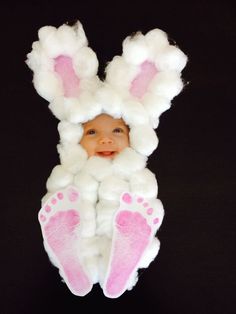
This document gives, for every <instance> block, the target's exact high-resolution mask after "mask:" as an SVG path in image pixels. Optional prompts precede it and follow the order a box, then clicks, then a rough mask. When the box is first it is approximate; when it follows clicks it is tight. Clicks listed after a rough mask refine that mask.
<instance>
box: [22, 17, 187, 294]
mask: <svg viewBox="0 0 236 314" xmlns="http://www.w3.org/2000/svg"><path fill="white" fill-rule="evenodd" d="M38 36H39V40H38V41H36V42H34V43H33V45H32V51H31V52H30V53H29V54H28V55H27V61H26V62H27V65H28V66H29V67H30V69H31V70H32V71H33V73H34V76H33V84H34V86H35V89H36V90H37V92H38V93H39V95H40V96H42V97H43V98H45V99H46V100H47V101H48V102H49V108H50V110H51V111H52V113H53V114H54V115H55V116H56V117H57V118H58V119H59V121H60V122H59V124H58V131H59V134H60V143H59V144H58V145H57V149H58V153H59V156H60V164H59V165H56V166H55V168H54V169H53V170H52V172H51V175H50V176H49V178H48V180H47V194H46V195H45V196H44V198H43V199H42V208H41V209H40V211H39V222H40V225H41V229H42V234H43V239H44V245H45V249H46V251H47V253H48V255H49V257H50V259H51V261H52V263H53V264H54V265H55V266H57V267H58V268H59V271H60V274H61V276H62V277H63V279H64V281H65V283H66V284H67V286H68V288H69V289H70V290H71V292H72V293H74V294H75V295H78V296H84V295H86V294H87V293H88V292H89V291H90V290H91V289H92V286H93V284H95V283H99V284H100V286H101V287H102V289H103V292H104V294H105V295H106V296H107V297H110V298H116V297H119V296H120V295H121V294H122V293H124V292H125V291H126V290H130V289H131V288H132V287H133V286H134V285H135V284H136V282H137V278H138V277H137V274H138V269H139V268H146V267H148V265H149V264H150V263H151V261H153V259H154V258H155V256H156V255H157V253H158V250H159V245H160V243H159V240H158V239H157V237H156V236H155V235H156V231H157V230H158V228H159V227H160V225H161V223H162V220H163V216H164V210H163V206H162V203H161V201H160V200H159V199H157V193H158V187H157V182H156V179H155V175H154V174H153V173H152V172H151V171H150V170H149V169H147V168H146V163H147V158H148V156H149V155H150V154H152V153H153V151H154V150H155V149H156V148H157V145H158V138H157V135H156V132H155V130H154V129H156V128H157V127H158V123H159V117H160V115H161V114H162V113H163V112H164V111H166V110H167V109H169V108H170V106H171V101H172V99H173V98H174V97H175V96H176V95H178V94H179V93H180V91H181V90H182V88H183V82H182V79H181V71H182V69H183V68H184V67H185V65H186V62H187V57H186V55H185V54H184V53H183V52H182V51H181V50H180V49H179V48H178V47H176V46H174V45H170V44H169V41H168V38H167V35H166V33H164V32H163V31H161V30H160V29H154V30H151V31H149V32H148V33H147V34H146V35H143V34H142V33H140V32H138V33H136V34H135V35H134V36H129V37H127V38H126V39H125V40H124V42H123V53H122V55H121V56H115V57H114V58H113V60H112V61H111V62H110V63H109V64H108V65H107V67H106V78H105V80H104V81H101V80H100V79H99V77H98V76H97V70H98V60H97V57H96V55H95V53H94V52H93V50H92V49H91V48H89V47H88V42H87V38H86V36H85V33H84V30H83V27H82V25H81V24H80V22H77V23H76V24H75V25H74V26H69V25H66V24H64V25H62V26H60V27H59V28H55V27H52V26H45V27H42V28H41V29H40V30H39V33H38ZM103 113H105V114H107V115H110V116H112V117H113V118H115V119H120V118H122V119H123V120H124V122H125V123H126V124H127V125H128V126H129V128H130V132H129V139H130V147H128V148H125V149H124V150H123V151H122V152H121V153H120V154H118V155H117V156H116V157H115V158H114V159H113V160H110V159H105V158H101V157H98V156H92V157H88V155H87V153H86V151H85V149H84V148H83V147H82V146H81V145H80V144H79V143H80V140H81V138H82V136H83V123H85V122H87V121H90V120H92V119H94V118H95V117H97V116H98V115H100V114H103Z"/></svg>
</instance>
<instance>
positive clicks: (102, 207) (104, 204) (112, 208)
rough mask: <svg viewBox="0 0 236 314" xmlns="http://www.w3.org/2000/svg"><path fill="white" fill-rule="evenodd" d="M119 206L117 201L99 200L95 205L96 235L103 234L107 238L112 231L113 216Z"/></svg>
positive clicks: (110, 235)
mask: <svg viewBox="0 0 236 314" xmlns="http://www.w3.org/2000/svg"><path fill="white" fill-rule="evenodd" d="M118 208H119V201H108V200H100V201H99V202H98V204H97V206H96V211H97V229H96V233H97V235H99V236H101V235H105V236H107V237H109V238H111V237H112V233H113V225H112V221H113V217H114V214H115V212H116V211H117V209H118Z"/></svg>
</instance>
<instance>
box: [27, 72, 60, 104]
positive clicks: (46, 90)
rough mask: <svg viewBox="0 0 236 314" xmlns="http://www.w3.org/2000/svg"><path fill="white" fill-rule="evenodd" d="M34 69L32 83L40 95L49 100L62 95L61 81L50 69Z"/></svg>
mask: <svg viewBox="0 0 236 314" xmlns="http://www.w3.org/2000/svg"><path fill="white" fill-rule="evenodd" d="M36 71H37V72H35V75H34V78H33V84H34V87H35V89H36V90H37V92H38V94H39V95H40V96H41V97H43V98H44V99H46V100H47V101H49V102H50V101H52V100H53V99H55V97H62V96H63V90H62V85H61V82H60V81H59V80H58V78H57V77H56V76H55V75H54V74H53V73H52V72H51V71H50V70H43V69H38V70H36Z"/></svg>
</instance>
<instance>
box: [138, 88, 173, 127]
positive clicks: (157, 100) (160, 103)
mask: <svg viewBox="0 0 236 314" xmlns="http://www.w3.org/2000/svg"><path fill="white" fill-rule="evenodd" d="M142 103H143V106H144V108H145V109H146V111H147V113H148V115H149V117H150V120H151V122H152V126H153V128H157V127H158V124H159V117H160V115H161V114H162V113H163V112H164V111H166V110H168V109H169V108H170V105H171V103H170V100H169V99H167V98H165V97H162V96H159V95H155V94H152V93H146V94H145V96H144V97H143V99H142Z"/></svg>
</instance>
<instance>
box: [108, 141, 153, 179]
mask: <svg viewBox="0 0 236 314" xmlns="http://www.w3.org/2000/svg"><path fill="white" fill-rule="evenodd" d="M146 161H147V158H146V157H145V156H142V155H140V154H139V153H137V152H136V151H135V150H134V149H132V148H131V147H127V148H125V149H124V150H123V151H122V152H120V153H119V154H118V155H117V156H116V157H115V158H114V160H113V171H114V172H115V173H116V174H119V175H121V176H123V177H124V178H129V177H130V174H132V173H133V172H135V171H138V170H141V169H143V168H144V167H145V166H146Z"/></svg>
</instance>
